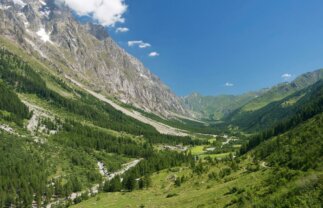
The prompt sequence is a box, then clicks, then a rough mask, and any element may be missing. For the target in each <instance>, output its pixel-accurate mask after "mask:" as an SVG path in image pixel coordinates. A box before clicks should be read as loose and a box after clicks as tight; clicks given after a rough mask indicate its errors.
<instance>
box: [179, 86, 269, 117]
mask: <svg viewBox="0 0 323 208" xmlns="http://www.w3.org/2000/svg"><path fill="white" fill-rule="evenodd" d="M262 93H264V92H263V91H259V92H250V93H246V94H243V95H220V96H202V95H200V94H198V93H193V94H191V95H189V96H186V97H183V98H182V100H183V102H184V104H185V106H186V107H187V108H188V109H189V110H191V111H193V112H194V113H197V114H198V116H199V117H201V118H204V119H211V120H213V119H214V120H220V119H222V118H223V117H225V116H227V115H228V114H230V113H231V112H233V111H234V110H236V109H238V108H240V107H242V106H243V105H245V104H246V103H248V102H249V101H251V100H252V99H254V98H255V97H258V96H259V95H261V94H262Z"/></svg>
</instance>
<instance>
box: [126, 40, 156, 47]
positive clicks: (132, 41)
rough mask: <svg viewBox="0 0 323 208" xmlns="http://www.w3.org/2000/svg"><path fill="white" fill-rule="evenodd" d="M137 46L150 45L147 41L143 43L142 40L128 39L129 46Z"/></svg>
mask: <svg viewBox="0 0 323 208" xmlns="http://www.w3.org/2000/svg"><path fill="white" fill-rule="evenodd" d="M136 45H137V46H138V47H139V48H148V47H150V46H151V45H150V44H149V43H145V42H144V41H142V40H131V41H128V46H129V47H132V46H136Z"/></svg>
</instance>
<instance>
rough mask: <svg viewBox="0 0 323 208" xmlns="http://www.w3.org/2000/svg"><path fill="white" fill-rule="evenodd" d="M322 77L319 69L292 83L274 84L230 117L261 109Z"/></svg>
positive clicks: (322, 73)
mask: <svg viewBox="0 0 323 208" xmlns="http://www.w3.org/2000/svg"><path fill="white" fill-rule="evenodd" d="M322 78H323V69H318V70H316V71H313V72H308V73H305V74H302V75H300V76H299V77H297V78H296V79H295V80H293V81H292V82H290V83H288V82H285V83H281V84H278V85H277V86H274V87H272V88H270V89H268V90H267V91H266V92H265V93H263V94H262V95H260V96H259V97H257V98H255V99H253V100H251V101H250V102H249V103H247V104H246V105H244V106H243V107H241V108H240V109H239V110H238V111H236V112H235V113H234V114H233V115H231V116H230V117H231V118H232V117H234V116H235V114H239V113H243V112H248V111H255V110H257V109H260V108H262V107H264V106H266V105H268V104H269V103H271V102H274V101H277V100H281V99H283V98H285V97H287V96H288V95H291V94H292V93H294V92H297V91H299V90H301V89H304V88H305V87H308V86H310V85H312V84H314V83H315V82H317V81H319V80H320V79H322Z"/></svg>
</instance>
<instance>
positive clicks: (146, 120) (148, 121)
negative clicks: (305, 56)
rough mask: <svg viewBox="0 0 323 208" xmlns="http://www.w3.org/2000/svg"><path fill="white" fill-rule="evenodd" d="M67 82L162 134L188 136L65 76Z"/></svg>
mask: <svg viewBox="0 0 323 208" xmlns="http://www.w3.org/2000/svg"><path fill="white" fill-rule="evenodd" d="M65 77H66V78H67V79H68V80H70V81H71V82H73V83H74V84H75V85H77V86H78V87H80V88H82V89H83V90H85V91H87V92H88V93H90V94H91V95H93V96H94V97H96V98H98V99H99V100H101V101H103V102H106V103H108V104H110V105H111V106H112V107H113V108H115V109H116V110H119V111H121V112H122V113H124V114H126V115H127V116H130V117H132V118H134V119H136V120H138V121H141V122H143V123H146V124H149V125H151V126H153V127H155V129H156V130H157V131H158V132H159V133H162V134H168V135H175V136H187V135H188V134H187V133H186V132H184V131H183V130H180V129H176V128H173V127H171V126H168V125H165V124H163V123H159V122H157V121H155V120H152V119H150V118H147V117H145V116H143V115H142V114H140V113H139V112H137V111H131V110H129V109H126V108H124V107H122V106H120V105H118V104H116V103H114V102H113V101H112V100H109V99H108V98H106V97H105V96H103V95H101V94H99V93H96V92H93V91H92V90H89V89H87V88H86V87H85V86H84V85H82V84H81V83H79V82H77V81H75V80H73V79H72V78H70V77H68V76H65Z"/></svg>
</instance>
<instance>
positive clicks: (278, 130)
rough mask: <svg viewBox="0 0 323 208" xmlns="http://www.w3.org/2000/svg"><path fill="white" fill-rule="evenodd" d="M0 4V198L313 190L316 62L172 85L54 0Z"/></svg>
mask: <svg viewBox="0 0 323 208" xmlns="http://www.w3.org/2000/svg"><path fill="white" fill-rule="evenodd" d="M0 17H1V20H2V21H1V22H0V158H1V159H0V207H5V208H7V207H8V208H9V207H10V208H12V207H18V208H19V207H28V208H29V207H33V208H34V207H35V208H36V207H37V208H38V207H47V208H60V207H70V206H72V207H80V208H81V207H82V208H87V207H89V208H91V207H115V208H120V207H174V208H177V207H185V208H187V207H192V208H196V207H200V208H202V207H231V208H238V207H239V208H240V207H246V208H249V207H260V208H261V207H266V208H267V207H281V208H286V207H321V205H322V204H323V200H322V199H323V198H322V190H323V180H322V179H323V172H322V170H323V164H322V161H323V151H322V147H323V128H322V126H323V80H322V78H323V69H319V70H316V71H313V72H308V73H305V74H303V75H300V76H299V77H297V78H296V79H295V80H293V81H291V82H284V83H281V84H278V85H276V86H273V87H271V88H267V89H260V90H259V91H254V92H249V93H245V94H242V95H221V96H203V95H200V94H198V93H194V94H192V95H189V96H186V97H178V96H176V95H175V94H174V93H172V91H171V90H170V89H169V88H168V87H167V86H166V85H164V84H163V83H162V81H160V80H159V78H158V77H157V76H155V75H154V74H153V73H151V72H150V71H149V70H148V69H146V68H145V67H144V65H143V64H142V63H141V62H140V61H139V60H137V59H136V58H134V57H132V56H131V55H129V54H128V53H127V52H126V51H125V50H124V49H122V48H121V47H119V46H118V44H116V43H115V42H114V41H113V40H112V38H111V37H110V36H109V34H108V33H107V32H106V28H104V27H103V26H100V25H96V24H93V23H84V24H81V23H79V21H77V18H76V17H75V16H74V14H73V12H72V11H71V10H70V9H69V8H67V7H66V6H64V5H61V4H55V3H54V1H53V0H47V1H42V0H14V1H12V0H0Z"/></svg>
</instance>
